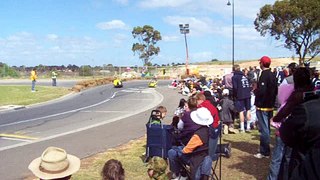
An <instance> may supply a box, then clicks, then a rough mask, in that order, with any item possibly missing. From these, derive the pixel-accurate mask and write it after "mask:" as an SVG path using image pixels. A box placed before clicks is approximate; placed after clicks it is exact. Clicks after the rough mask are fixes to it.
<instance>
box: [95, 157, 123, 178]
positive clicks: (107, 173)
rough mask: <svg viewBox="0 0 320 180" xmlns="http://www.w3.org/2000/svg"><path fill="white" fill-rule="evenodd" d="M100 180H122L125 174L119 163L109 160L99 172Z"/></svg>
mask: <svg viewBox="0 0 320 180" xmlns="http://www.w3.org/2000/svg"><path fill="white" fill-rule="evenodd" d="M101 176H102V180H124V179H125V173H124V169H123V167H122V164H121V162H120V161H118V160H116V159H109V160H108V161H107V162H106V163H105V164H104V166H103V169H102V171H101Z"/></svg>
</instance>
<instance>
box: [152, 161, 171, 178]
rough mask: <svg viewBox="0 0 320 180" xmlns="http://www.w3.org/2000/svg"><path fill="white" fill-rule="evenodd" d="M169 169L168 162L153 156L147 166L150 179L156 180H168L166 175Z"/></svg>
mask: <svg viewBox="0 0 320 180" xmlns="http://www.w3.org/2000/svg"><path fill="white" fill-rule="evenodd" d="M167 167H168V164H167V162H166V161H165V160H164V159H163V158H161V157H158V156H153V157H152V158H151V159H150V160H149V162H148V165H147V168H148V176H149V177H150V179H154V180H168V179H169V177H168V175H167V174H166V169H167Z"/></svg>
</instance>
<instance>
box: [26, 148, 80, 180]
mask: <svg viewBox="0 0 320 180" xmlns="http://www.w3.org/2000/svg"><path fill="white" fill-rule="evenodd" d="M80 164H81V162H80V159H79V158H78V157H76V156H74V155H71V154H67V152H66V151H65V150H64V149H61V148H57V147H48V148H47V149H45V150H44V151H43V153H42V155H41V156H40V157H38V158H36V159H34V160H33V161H31V163H30V164H29V166H28V168H29V170H30V171H31V172H32V173H33V174H34V175H35V176H36V177H38V178H40V179H41V180H45V179H47V180H55V179H59V180H68V179H70V178H71V176H72V174H74V173H76V172H77V171H78V170H79V169H80Z"/></svg>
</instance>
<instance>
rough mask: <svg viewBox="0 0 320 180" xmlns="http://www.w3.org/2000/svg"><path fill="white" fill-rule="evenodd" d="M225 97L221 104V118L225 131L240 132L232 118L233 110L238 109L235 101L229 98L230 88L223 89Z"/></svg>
mask: <svg viewBox="0 0 320 180" xmlns="http://www.w3.org/2000/svg"><path fill="white" fill-rule="evenodd" d="M222 96H223V98H222V99H221V100H220V102H219V104H220V106H221V111H220V119H221V121H222V123H223V133H224V134H228V133H229V132H230V133H238V130H236V129H234V121H233V119H232V114H231V112H234V111H236V108H235V106H234V103H233V101H232V100H231V99H230V98H229V90H228V89H224V90H223V91H222Z"/></svg>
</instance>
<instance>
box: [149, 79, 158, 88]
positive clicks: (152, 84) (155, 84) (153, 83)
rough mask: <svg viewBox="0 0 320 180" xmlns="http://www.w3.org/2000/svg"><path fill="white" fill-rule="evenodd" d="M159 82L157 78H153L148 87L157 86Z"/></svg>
mask: <svg viewBox="0 0 320 180" xmlns="http://www.w3.org/2000/svg"><path fill="white" fill-rule="evenodd" d="M157 83H158V81H157V80H156V79H152V80H151V81H150V82H149V84H148V87H149V88H155V87H157Z"/></svg>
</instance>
